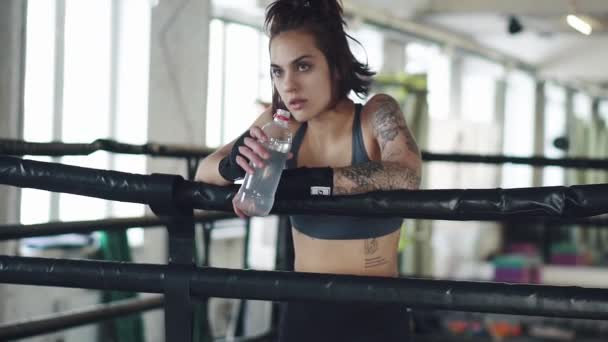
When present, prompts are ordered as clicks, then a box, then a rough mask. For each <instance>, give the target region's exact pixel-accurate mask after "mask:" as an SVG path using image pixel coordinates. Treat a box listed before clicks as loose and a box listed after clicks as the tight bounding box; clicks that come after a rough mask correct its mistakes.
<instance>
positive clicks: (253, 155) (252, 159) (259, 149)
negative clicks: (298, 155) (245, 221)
mask: <svg viewBox="0 0 608 342" xmlns="http://www.w3.org/2000/svg"><path fill="white" fill-rule="evenodd" d="M249 135H250V136H251V137H246V138H245V139H244V140H243V145H241V146H238V147H237V149H238V152H239V153H238V155H237V156H236V163H237V165H238V166H240V167H241V168H242V169H243V170H245V172H246V173H248V174H253V173H254V172H255V170H254V168H263V167H264V166H266V160H268V158H270V152H268V149H267V148H266V146H264V144H265V143H267V142H268V136H266V134H265V133H264V131H263V130H262V129H261V128H260V127H258V126H252V127H251V129H250V130H249ZM292 157H293V154H292V153H291V152H289V153H288V155H287V159H291V158H292ZM236 201H237V198H236V197H235V198H233V199H232V207H233V209H234V212H235V213H236V214H237V216H238V217H240V218H246V217H247V215H246V214H245V213H244V212H243V211H242V210H240V209H239V208H238V207H237V206H236Z"/></svg>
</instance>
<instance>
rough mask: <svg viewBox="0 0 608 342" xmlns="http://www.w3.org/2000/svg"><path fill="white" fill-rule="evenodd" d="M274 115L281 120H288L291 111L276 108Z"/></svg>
mask: <svg viewBox="0 0 608 342" xmlns="http://www.w3.org/2000/svg"><path fill="white" fill-rule="evenodd" d="M275 117H277V118H278V119H280V120H283V121H289V118H290V117H291V113H290V112H288V111H286V110H284V109H277V113H276V114H275Z"/></svg>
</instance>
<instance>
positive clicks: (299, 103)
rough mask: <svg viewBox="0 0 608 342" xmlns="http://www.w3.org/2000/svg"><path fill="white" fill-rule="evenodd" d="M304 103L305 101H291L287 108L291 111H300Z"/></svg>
mask: <svg viewBox="0 0 608 342" xmlns="http://www.w3.org/2000/svg"><path fill="white" fill-rule="evenodd" d="M305 103H306V100H293V101H290V102H289V107H290V108H291V110H301V109H302V108H304V104H305Z"/></svg>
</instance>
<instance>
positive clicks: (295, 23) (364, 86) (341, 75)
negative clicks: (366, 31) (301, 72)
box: [264, 0, 375, 112]
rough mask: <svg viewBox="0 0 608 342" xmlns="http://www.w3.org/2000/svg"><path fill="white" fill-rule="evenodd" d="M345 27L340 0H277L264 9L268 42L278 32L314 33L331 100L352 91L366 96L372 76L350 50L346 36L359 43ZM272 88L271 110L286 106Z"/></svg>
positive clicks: (365, 65) (335, 99) (360, 95)
mask: <svg viewBox="0 0 608 342" xmlns="http://www.w3.org/2000/svg"><path fill="white" fill-rule="evenodd" d="M345 26H346V22H345V21H344V17H343V11H342V5H341V2H340V1H339V0H277V1H274V2H273V3H271V4H270V5H268V7H267V8H266V20H265V22H264V27H265V29H266V33H267V34H268V36H269V37H270V41H272V39H273V38H274V37H275V36H277V35H278V34H280V33H282V32H286V31H292V30H300V31H304V32H308V33H311V34H312V35H313V37H314V38H315V42H316V44H317V48H318V49H319V50H321V52H322V53H323V54H324V55H325V58H326V59H327V63H328V64H329V71H330V75H332V77H331V79H332V85H333V87H332V88H333V94H332V98H333V99H334V101H337V100H338V99H342V98H344V97H346V96H347V95H348V94H349V93H350V91H351V90H352V91H353V92H355V94H357V96H359V97H360V98H363V97H365V96H366V95H367V94H368V93H369V88H370V85H371V81H372V80H371V77H372V76H373V75H375V72H373V71H371V70H370V69H369V66H368V65H367V64H363V63H361V62H359V61H358V60H357V59H356V58H355V56H354V55H353V53H352V52H351V50H350V47H349V45H348V41H347V38H349V39H352V40H353V41H355V42H357V43H358V44H359V45H361V43H359V41H357V40H356V39H355V38H353V37H352V36H350V35H349V34H347V33H346V32H345V31H344V27H345ZM334 75H337V80H335V79H334ZM271 79H272V77H271ZM272 88H273V89H272V111H273V112H275V111H276V110H277V109H279V108H281V109H286V108H285V105H284V104H283V103H282V102H281V101H280V97H279V94H278V92H277V90H276V87H274V86H273V87H272Z"/></svg>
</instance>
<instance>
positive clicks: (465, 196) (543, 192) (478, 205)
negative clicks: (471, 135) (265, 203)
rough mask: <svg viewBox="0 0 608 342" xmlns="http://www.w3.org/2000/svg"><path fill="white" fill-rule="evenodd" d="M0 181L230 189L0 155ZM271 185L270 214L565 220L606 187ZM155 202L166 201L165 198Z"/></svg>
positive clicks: (220, 201)
mask: <svg viewBox="0 0 608 342" xmlns="http://www.w3.org/2000/svg"><path fill="white" fill-rule="evenodd" d="M0 184H8V185H14V186H20V187H32V188H36V189H42V190H49V191H57V192H66V193H72V194H77V195H85V196H91V197H98V198H104V199H109V200H115V201H126V202H135V203H146V204H150V205H154V204H155V203H160V204H176V205H179V206H185V207H194V208H197V209H207V210H222V211H232V203H231V200H232V197H233V196H234V195H235V193H236V191H237V190H238V186H237V185H234V186H228V187H220V186H213V185H209V184H204V183H198V182H189V181H185V180H183V178H182V177H180V176H171V175H151V176H145V175H138V174H130V173H124V172H116V171H106V170H97V169H89V168H80V167H76V166H68V165H61V164H55V163H44V162H35V161H29V160H21V159H18V158H13V157H1V156H0ZM284 192H288V189H278V191H277V197H276V201H275V205H274V208H273V211H272V212H273V213H278V214H318V215H320V214H328V215H347V216H349V215H353V213H356V215H359V216H368V217H385V216H402V217H407V218H420V219H440V220H441V219H443V220H497V219H501V220H502V219H508V218H511V217H524V216H527V217H545V218H573V217H587V216H596V215H600V214H605V213H608V184H595V185H577V186H570V187H563V186H558V187H539V188H520V189H477V190H421V191H411V190H397V191H377V192H370V193H366V194H360V195H352V196H308V197H304V198H301V199H297V200H294V199H284V198H282V197H281V193H284ZM163 201H172V202H174V203H166V202H163Z"/></svg>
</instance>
